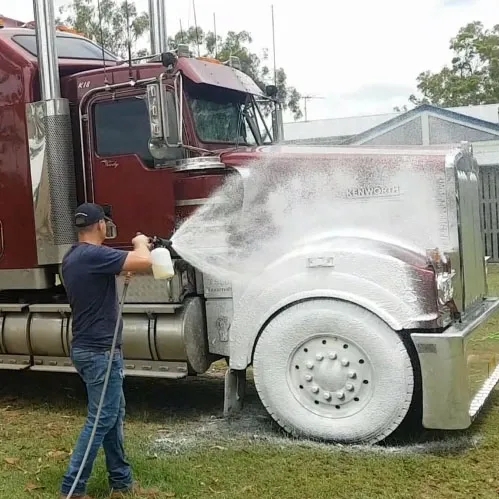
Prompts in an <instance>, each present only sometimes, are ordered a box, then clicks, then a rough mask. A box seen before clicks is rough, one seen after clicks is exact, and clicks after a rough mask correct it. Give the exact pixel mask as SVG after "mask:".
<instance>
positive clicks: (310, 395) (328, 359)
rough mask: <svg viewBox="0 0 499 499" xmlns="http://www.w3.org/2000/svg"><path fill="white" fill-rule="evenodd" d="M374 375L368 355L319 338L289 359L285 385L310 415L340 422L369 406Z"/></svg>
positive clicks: (347, 343) (335, 339) (340, 339)
mask: <svg viewBox="0 0 499 499" xmlns="http://www.w3.org/2000/svg"><path fill="white" fill-rule="evenodd" d="M373 374H374V373H373V368H372V365H371V362H370V360H369V357H368V355H366V353H365V352H364V351H363V350H362V349H361V348H360V347H359V346H358V345H357V344H356V343H354V342H353V341H351V340H348V339H346V338H344V337H341V336H337V335H335V336H333V335H320V336H314V337H311V338H308V339H307V340H305V341H304V342H302V343H301V344H300V345H299V346H298V347H297V348H296V349H295V350H294V351H293V353H292V354H291V355H290V358H289V362H288V370H287V381H288V385H289V387H290V389H291V391H292V393H293V395H294V396H295V398H296V400H297V401H298V402H299V403H300V404H301V405H302V406H303V407H305V408H306V409H307V410H309V411H310V412H313V413H315V414H317V415H319V416H322V417H328V418H343V417H348V416H352V415H353V414H355V413H357V412H359V411H360V410H362V408H363V407H364V406H365V405H366V404H367V403H368V402H369V400H370V399H371V397H372V393H373V388H374V387H373V379H374V376H373Z"/></svg>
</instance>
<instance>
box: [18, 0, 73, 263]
mask: <svg viewBox="0 0 499 499" xmlns="http://www.w3.org/2000/svg"><path fill="white" fill-rule="evenodd" d="M33 11H34V15H35V30H36V41H37V47H38V54H37V57H38V72H39V82H40V92H41V98H42V100H41V101H39V102H33V103H28V104H27V105H26V117H27V128H28V140H29V153H30V167H31V185H32V194H33V210H34V220H35V230H36V249H37V258H38V264H39V265H50V264H59V263H61V261H62V257H63V256H64V253H65V252H66V251H67V249H68V248H69V246H70V245H71V244H72V243H73V242H74V241H75V240H76V234H75V230H74V226H73V212H74V209H75V208H76V181H75V168H74V150H73V140H72V133H71V118H70V113H69V101H68V100H67V99H64V98H61V90H60V79H59V68H58V58H57V47H56V30H55V16H54V5H53V0H33Z"/></svg>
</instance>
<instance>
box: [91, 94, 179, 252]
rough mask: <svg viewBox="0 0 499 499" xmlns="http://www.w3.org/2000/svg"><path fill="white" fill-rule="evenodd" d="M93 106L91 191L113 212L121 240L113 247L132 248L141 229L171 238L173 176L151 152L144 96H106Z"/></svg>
mask: <svg viewBox="0 0 499 499" xmlns="http://www.w3.org/2000/svg"><path fill="white" fill-rule="evenodd" d="M89 107H90V108H89V112H88V116H89V130H90V132H91V133H90V134H89V135H90V143H89V144H88V150H89V152H90V157H91V165H90V166H91V175H90V178H89V179H88V183H89V184H90V185H89V187H88V191H89V192H90V196H91V198H92V199H93V201H94V202H96V203H99V204H102V205H108V206H110V208H111V214H112V217H113V220H114V222H115V223H116V226H117V230H118V236H117V238H116V239H115V240H112V241H109V245H110V246H115V247H127V246H130V240H131V239H132V238H133V237H134V236H135V234H136V232H138V231H139V232H142V233H144V234H147V235H159V236H163V237H169V236H171V234H172V232H173V229H174V224H175V199H174V195H173V173H172V172H171V170H170V169H169V168H166V167H163V168H161V167H155V165H154V160H153V158H152V156H151V154H150V153H149V149H148V140H149V136H150V133H149V130H150V126H149V118H148V110H147V103H146V100H145V99H144V94H137V93H135V94H133V93H130V92H128V93H126V94H116V95H115V96H114V97H112V96H110V95H106V98H105V99H103V98H100V99H98V100H94V101H91V102H90V104H89ZM175 154H177V155H178V151H177V152H175Z"/></svg>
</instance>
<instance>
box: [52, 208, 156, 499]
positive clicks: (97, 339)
mask: <svg viewBox="0 0 499 499" xmlns="http://www.w3.org/2000/svg"><path fill="white" fill-rule="evenodd" d="M110 223H112V221H111V219H110V218H109V217H106V215H105V213H104V210H103V208H102V207H101V206H99V205H97V204H93V203H85V204H82V205H80V206H79V207H78V208H77V209H76V213H75V225H76V227H77V229H78V242H77V243H75V244H74V245H73V246H72V247H71V249H70V250H69V251H68V252H67V253H66V255H65V256H64V259H63V262H62V277H63V280H64V285H65V287H66V290H67V294H68V298H69V303H70V305H71V310H72V313H73V317H74V319H73V326H72V332H73V340H72V344H71V359H72V361H73V365H74V367H75V368H76V370H77V372H78V374H79V375H80V377H81V379H82V380H83V382H84V383H85V386H86V390H87V397H88V415H87V420H86V422H85V426H84V427H83V430H82V432H81V434H80V436H79V438H78V441H77V444H76V447H75V449H74V451H73V454H72V456H71V461H70V463H69V467H68V470H67V472H66V474H65V476H64V479H63V482H62V487H61V499H62V498H66V497H67V495H68V494H69V492H70V491H71V488H72V486H73V483H74V481H75V479H76V477H77V475H78V472H79V469H80V467H81V464H82V462H83V459H84V456H85V453H86V450H87V447H88V444H89V440H90V436H91V433H92V429H93V426H94V424H95V420H96V414H97V410H98V406H99V401H100V398H101V393H102V389H103V385H104V380H105V377H106V371H107V368H108V363H109V355H110V350H111V346H112V343H113V335H114V330H115V326H116V324H117V321H120V326H119V330H118V337H117V342H116V349H115V352H114V359H113V362H112V367H111V371H110V375H109V382H108V385H107V389H106V393H105V398H104V402H103V406H102V412H101V414H100V417H99V420H98V422H97V428H96V432H95V438H94V440H93V443H92V445H91V447H90V451H89V454H88V458H87V460H86V463H85V465H84V468H83V472H82V473H81V476H80V478H79V480H78V483H77V485H76V487H75V489H74V493H73V494H72V495H71V497H75V498H76V497H79V498H87V499H89V496H86V495H85V493H86V485H87V481H88V479H89V477H90V474H91V472H92V467H93V464H94V461H95V458H96V457H97V453H98V451H99V448H100V447H101V445H102V447H103V448H104V453H105V456H106V466H107V471H108V476H109V486H110V488H111V490H112V494H111V497H125V496H126V494H128V493H135V494H140V495H141V496H152V495H155V494H156V493H157V492H158V491H154V490H143V489H141V488H140V487H138V486H137V485H136V484H135V483H134V482H133V479H132V470H131V467H130V464H129V463H128V461H127V460H126V457H125V449H124V442H123V440H124V436H123V420H124V417H125V396H124V393H123V378H124V374H123V373H124V366H123V353H122V349H121V346H122V328H123V325H122V319H121V318H120V317H119V307H118V295H117V291H116V275H118V274H120V273H121V272H144V271H148V270H150V269H151V265H152V263H151V255H150V250H149V239H148V238H147V237H146V236H144V235H143V234H139V235H137V236H136V237H134V238H133V240H132V244H133V247H134V249H133V251H123V250H118V249H114V248H110V247H107V246H104V245H103V244H102V243H103V242H104V241H105V239H106V233H107V229H108V224H110Z"/></svg>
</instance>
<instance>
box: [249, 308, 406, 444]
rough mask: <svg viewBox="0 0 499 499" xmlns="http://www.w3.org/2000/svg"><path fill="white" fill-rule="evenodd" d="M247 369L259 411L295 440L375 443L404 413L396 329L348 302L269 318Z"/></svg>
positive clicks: (288, 311) (403, 378)
mask: <svg viewBox="0 0 499 499" xmlns="http://www.w3.org/2000/svg"><path fill="white" fill-rule="evenodd" d="M253 372H254V379H255V385H256V388H257V390H258V394H259V396H260V399H261V401H262V403H263V404H264V406H265V407H266V408H267V410H268V412H269V413H270V414H271V416H272V417H273V418H274V419H275V420H276V421H277V423H279V425H280V426H282V427H283V428H284V429H285V430H286V431H288V432H289V433H291V434H292V435H294V436H300V437H306V438H311V439H319V440H326V441H332V442H342V443H350V444H352V443H375V442H378V441H380V440H383V439H384V438H386V437H387V436H388V435H390V434H391V433H392V432H393V431H394V430H395V429H396V428H397V427H398V426H399V425H400V423H401V422H402V420H403V419H404V417H405V416H406V414H407V412H408V410H409V407H410V405H411V400H412V397H413V391H414V375H413V368H412V364H411V359H410V357H409V354H408V352H407V350H406V348H405V346H404V344H403V342H402V340H401V338H400V337H399V336H398V335H397V333H396V332H395V331H393V330H392V329H391V328H390V327H389V326H388V325H387V324H386V323H385V322H384V321H382V320H381V319H380V318H379V317H377V316H376V315H374V314H373V313H371V312H369V311H368V310H366V309H364V308H362V307H359V306H358V305H355V304H353V303H349V302H344V301H340V300H333V299H315V300H310V301H305V302H300V303H297V304H295V305H293V306H291V307H289V308H287V309H286V310H284V311H283V312H281V313H279V314H278V315H277V316H276V317H275V318H273V319H272V320H271V321H270V322H269V323H268V324H267V326H266V327H265V328H264V330H263V332H262V334H261V336H260V338H259V339H258V342H257V345H256V348H255V353H254V358H253Z"/></svg>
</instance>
